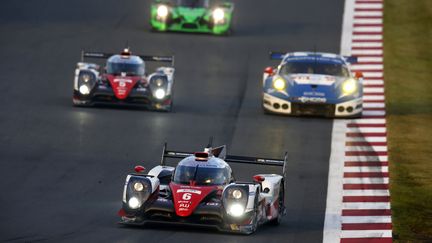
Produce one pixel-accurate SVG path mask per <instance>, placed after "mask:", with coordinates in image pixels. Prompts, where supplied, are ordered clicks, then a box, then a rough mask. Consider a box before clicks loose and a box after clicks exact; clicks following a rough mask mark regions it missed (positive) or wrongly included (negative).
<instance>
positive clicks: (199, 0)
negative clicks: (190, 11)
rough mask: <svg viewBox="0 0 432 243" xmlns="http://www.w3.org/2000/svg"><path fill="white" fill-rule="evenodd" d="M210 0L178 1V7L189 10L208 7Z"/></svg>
mask: <svg viewBox="0 0 432 243" xmlns="http://www.w3.org/2000/svg"><path fill="white" fill-rule="evenodd" d="M208 2H209V1H208V0H178V5H179V6H182V7H188V8H199V7H207V6H208Z"/></svg>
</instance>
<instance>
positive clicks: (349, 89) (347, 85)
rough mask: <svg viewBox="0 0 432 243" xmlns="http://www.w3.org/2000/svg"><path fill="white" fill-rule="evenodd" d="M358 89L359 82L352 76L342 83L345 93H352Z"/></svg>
mask: <svg viewBox="0 0 432 243" xmlns="http://www.w3.org/2000/svg"><path fill="white" fill-rule="evenodd" d="M356 91H357V82H356V81H355V80H354V79H352V78H350V79H348V80H346V81H345V82H344V83H343V84H342V92H343V94H344V95H350V94H353V93H354V92H356Z"/></svg>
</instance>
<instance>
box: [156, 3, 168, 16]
mask: <svg viewBox="0 0 432 243" xmlns="http://www.w3.org/2000/svg"><path fill="white" fill-rule="evenodd" d="M156 14H157V17H158V18H160V19H166V17H168V14H169V8H168V6H166V5H163V4H162V5H159V6H158V7H157V10H156Z"/></svg>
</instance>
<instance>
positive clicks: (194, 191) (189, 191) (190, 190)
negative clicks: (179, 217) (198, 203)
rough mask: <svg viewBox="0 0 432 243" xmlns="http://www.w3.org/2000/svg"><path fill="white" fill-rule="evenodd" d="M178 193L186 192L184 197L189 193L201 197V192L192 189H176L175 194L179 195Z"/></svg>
mask: <svg viewBox="0 0 432 243" xmlns="http://www.w3.org/2000/svg"><path fill="white" fill-rule="evenodd" d="M180 192H186V193H185V194H184V195H186V194H190V193H194V194H198V195H201V191H199V190H194V189H178V190H177V193H180ZM183 199H184V198H183ZM184 200H189V199H184Z"/></svg>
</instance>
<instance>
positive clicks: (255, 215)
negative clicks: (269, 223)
mask: <svg viewBox="0 0 432 243" xmlns="http://www.w3.org/2000/svg"><path fill="white" fill-rule="evenodd" d="M258 214H259V212H258V192H257V193H256V196H255V202H254V211H253V216H252V222H251V227H250V229H249V230H248V231H247V232H245V234H247V235H251V234H253V233H255V231H256V230H257V229H258V221H259V219H258Z"/></svg>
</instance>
